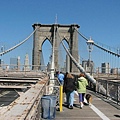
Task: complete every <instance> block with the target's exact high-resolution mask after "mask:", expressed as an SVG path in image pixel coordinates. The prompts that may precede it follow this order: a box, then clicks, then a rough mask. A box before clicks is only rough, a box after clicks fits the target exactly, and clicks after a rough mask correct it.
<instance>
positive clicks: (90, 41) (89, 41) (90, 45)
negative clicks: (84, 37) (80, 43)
mask: <svg viewBox="0 0 120 120" xmlns="http://www.w3.org/2000/svg"><path fill="white" fill-rule="evenodd" d="M86 43H87V46H88V52H89V60H88V67H89V72H90V73H91V65H90V63H91V52H92V50H93V44H94V41H93V40H91V37H90V40H88V41H87V42H86Z"/></svg>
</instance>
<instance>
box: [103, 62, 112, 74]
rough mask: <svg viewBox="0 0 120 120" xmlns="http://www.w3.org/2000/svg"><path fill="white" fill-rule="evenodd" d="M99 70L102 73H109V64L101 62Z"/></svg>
mask: <svg viewBox="0 0 120 120" xmlns="http://www.w3.org/2000/svg"><path fill="white" fill-rule="evenodd" d="M101 72H102V73H110V64H109V63H102V64H101Z"/></svg>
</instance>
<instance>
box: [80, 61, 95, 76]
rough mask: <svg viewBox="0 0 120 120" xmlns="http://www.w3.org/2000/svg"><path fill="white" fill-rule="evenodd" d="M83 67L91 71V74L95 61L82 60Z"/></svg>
mask: <svg viewBox="0 0 120 120" xmlns="http://www.w3.org/2000/svg"><path fill="white" fill-rule="evenodd" d="M82 67H83V68H84V69H85V71H86V72H88V73H90V74H91V75H92V73H93V72H94V63H93V61H89V60H83V61H82Z"/></svg>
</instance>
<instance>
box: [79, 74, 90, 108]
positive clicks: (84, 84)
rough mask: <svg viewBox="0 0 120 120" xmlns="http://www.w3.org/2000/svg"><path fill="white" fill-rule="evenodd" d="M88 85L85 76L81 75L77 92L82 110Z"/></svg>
mask: <svg viewBox="0 0 120 120" xmlns="http://www.w3.org/2000/svg"><path fill="white" fill-rule="evenodd" d="M87 85H88V81H87V79H86V78H85V75H84V74H83V73H81V74H80V75H79V77H78V82H77V92H78V95H79V103H80V108H81V109H82V108H83V102H84V97H85V93H86V87H87Z"/></svg>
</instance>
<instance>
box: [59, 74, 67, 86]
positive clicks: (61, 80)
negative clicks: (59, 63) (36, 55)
mask: <svg viewBox="0 0 120 120" xmlns="http://www.w3.org/2000/svg"><path fill="white" fill-rule="evenodd" d="M64 77H65V76H64V74H63V73H62V72H60V73H58V80H59V82H60V84H61V85H63V83H64Z"/></svg>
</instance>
